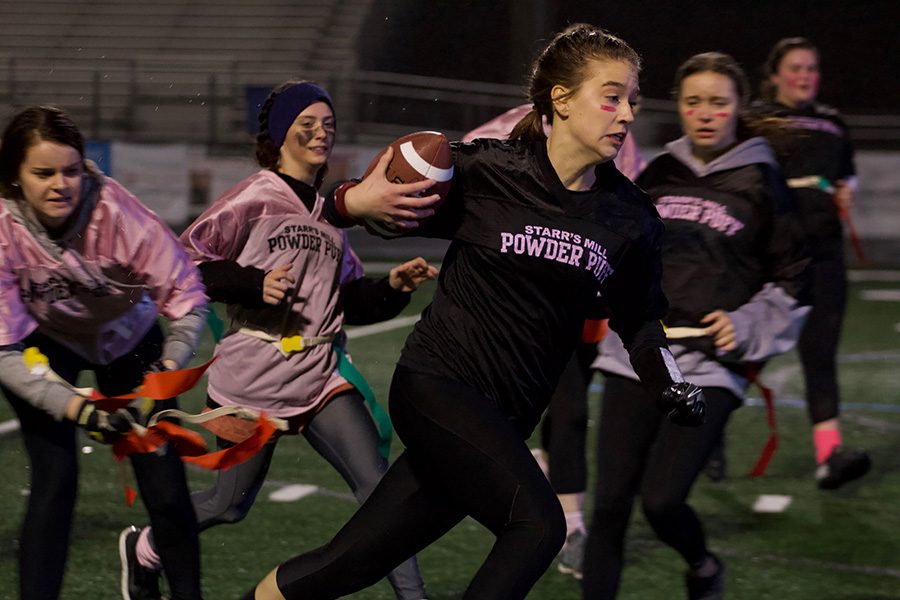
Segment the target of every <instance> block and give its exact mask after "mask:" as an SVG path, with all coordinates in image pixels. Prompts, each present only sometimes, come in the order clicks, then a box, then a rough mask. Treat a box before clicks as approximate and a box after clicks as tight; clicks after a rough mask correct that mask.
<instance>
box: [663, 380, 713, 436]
mask: <svg viewBox="0 0 900 600" xmlns="http://www.w3.org/2000/svg"><path fill="white" fill-rule="evenodd" d="M659 409H660V410H661V411H663V412H664V413H666V416H667V417H669V420H670V421H672V422H673V423H675V424H676V425H682V426H685V427H697V426H699V425H702V424H703V422H704V421H706V398H704V397H703V390H701V389H700V388H699V387H697V386H696V385H694V384H693V383H688V382H687V381H679V382H678V383H673V384H672V385H670V386H669V387H667V388H666V389H664V390H663V393H662V394H660V396H659Z"/></svg>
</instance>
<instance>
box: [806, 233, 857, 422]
mask: <svg viewBox="0 0 900 600" xmlns="http://www.w3.org/2000/svg"><path fill="white" fill-rule="evenodd" d="M809 270H810V278H811V282H812V284H811V286H810V289H811V291H812V310H811V311H810V312H809V316H808V317H807V319H806V324H805V325H804V327H803V333H801V334H800V340H799V341H798V343H797V351H798V353H799V354H800V362H801V364H802V365H803V379H804V381H805V382H806V409H807V411H808V412H809V419H810V421H811V422H812V423H813V424H814V425H815V424H816V423H821V422H822V421H827V420H829V419H834V418H835V417H837V416H838V411H839V402H840V397H839V392H838V382H837V360H836V357H837V347H838V342H839V341H840V337H841V323H842V321H843V320H844V311H845V310H846V308H847V274H846V269H845V268H844V259H843V257H842V256H841V255H840V250H838V251H837V252H832V253H831V256H827V257H821V256H820V257H818V258H815V259H813V262H812V263H811V264H810V266H809Z"/></svg>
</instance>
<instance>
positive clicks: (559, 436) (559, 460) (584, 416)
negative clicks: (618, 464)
mask: <svg viewBox="0 0 900 600" xmlns="http://www.w3.org/2000/svg"><path fill="white" fill-rule="evenodd" d="M596 356H597V344H581V345H580V346H578V348H577V349H576V350H575V353H574V354H573V355H572V358H571V360H569V364H568V365H566V368H565V370H564V371H563V374H562V376H561V377H560V378H559V384H558V385H557V386H556V390H555V391H554V392H553V397H552V398H551V399H550V407H549V409H548V411H547V414H546V415H545V416H544V421H543V423H541V445H542V446H543V447H544V450H546V451H547V465H548V467H549V469H548V470H549V473H548V475H549V477H550V483H551V484H552V485H553V489H554V490H556V493H557V494H577V493H580V492H584V491H586V490H587V459H586V458H585V452H586V449H585V448H586V443H585V442H586V441H587V426H588V402H587V395H588V386H589V385H590V383H591V378H592V377H593V375H594V371H593V370H592V369H591V363H592V362H594V358H596Z"/></svg>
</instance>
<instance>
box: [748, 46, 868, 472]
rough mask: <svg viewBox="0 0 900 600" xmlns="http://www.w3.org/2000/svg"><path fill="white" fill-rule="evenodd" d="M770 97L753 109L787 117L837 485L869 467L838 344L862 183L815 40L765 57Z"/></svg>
mask: <svg viewBox="0 0 900 600" xmlns="http://www.w3.org/2000/svg"><path fill="white" fill-rule="evenodd" d="M765 70H766V77H767V78H768V79H767V81H766V82H765V83H764V85H763V96H764V98H765V99H764V100H763V101H760V102H758V103H755V104H754V106H753V108H754V111H755V112H756V113H758V114H760V115H763V116H773V117H778V118H780V119H782V120H783V121H784V123H785V126H786V132H787V134H788V135H779V136H778V139H773V140H772V142H773V146H774V147H775V150H776V153H777V156H778V160H779V162H780V163H781V168H782V170H783V171H784V175H785V177H786V178H787V181H788V185H790V186H791V188H793V190H794V194H795V196H796V198H797V203H798V208H799V210H800V214H801V218H802V221H803V226H804V229H805V231H806V234H807V239H808V241H809V245H810V249H811V251H812V259H813V262H812V265H811V269H810V272H811V277H812V286H811V290H812V295H813V297H812V305H813V309H812V312H811V313H810V315H809V319H808V320H807V322H806V326H805V327H804V329H803V335H802V336H801V337H800V342H799V344H798V346H797V349H798V350H799V354H800V362H801V363H802V365H803V378H804V380H805V382H806V405H807V410H808V411H809V418H810V421H811V422H812V424H813V443H814V445H815V450H816V463H817V464H818V465H819V466H818V469H817V470H816V481H817V482H818V485H819V487H821V488H824V489H834V488H838V487H840V486H842V485H844V484H845V483H847V482H848V481H852V480H854V479H857V478H859V477H862V476H863V475H865V474H866V472H868V470H869V468H870V465H871V461H870V459H869V456H868V454H867V453H865V452H863V451H859V450H853V449H850V448H848V447H846V446H843V445H842V440H841V431H840V426H839V422H838V414H839V403H840V396H839V390H838V381H837V363H836V354H837V346H838V341H839V338H840V333H841V323H842V321H843V319H844V312H845V310H846V307H847V273H846V267H845V265H844V240H843V228H842V226H841V214H845V213H846V211H847V210H848V209H849V208H850V205H851V203H852V199H853V192H854V190H855V188H856V169H855V167H854V164H853V148H852V146H851V145H850V140H849V138H848V135H847V129H846V127H845V126H844V122H843V121H842V120H841V118H840V116H839V115H838V112H837V111H836V110H834V109H833V108H831V107H828V106H825V105H822V104H820V103H818V102H817V101H816V96H817V93H818V89H819V52H818V50H817V49H816V47H815V46H813V45H812V43H810V42H809V40H806V39H804V38H786V39H783V40H781V41H779V42H778V43H777V44H775V46H774V47H773V48H772V51H771V52H770V54H769V59H768V61H767V62H766V67H765Z"/></svg>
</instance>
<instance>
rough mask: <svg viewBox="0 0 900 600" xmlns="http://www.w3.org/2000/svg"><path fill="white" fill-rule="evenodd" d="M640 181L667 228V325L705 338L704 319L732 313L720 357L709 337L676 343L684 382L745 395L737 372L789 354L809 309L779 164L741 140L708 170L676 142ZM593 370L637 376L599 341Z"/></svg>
mask: <svg viewBox="0 0 900 600" xmlns="http://www.w3.org/2000/svg"><path fill="white" fill-rule="evenodd" d="M666 150H667V152H666V153H664V154H661V155H660V156H658V157H656V158H654V159H653V161H651V163H650V164H649V165H648V167H647V168H646V169H645V170H644V172H643V173H641V175H640V176H639V177H638V180H637V183H638V185H640V186H641V187H642V188H644V189H645V190H646V191H647V193H648V194H650V197H651V198H653V201H654V202H655V204H656V209H657V210H658V211H659V215H660V216H661V217H662V219H663V222H664V223H665V226H666V233H665V235H664V236H663V243H662V257H663V258H662V260H663V291H664V292H665V293H666V297H667V298H668V299H669V304H670V307H669V312H668V314H667V316H666V318H665V324H666V326H668V327H686V328H695V329H699V330H701V331H702V328H704V327H705V324H704V323H703V322H702V319H703V317H704V316H706V315H707V314H709V313H710V312H712V311H716V310H722V311H725V312H727V313H728V316H729V318H730V319H731V323H732V326H733V327H734V333H735V344H736V348H735V349H734V350H732V351H730V352H729V353H727V354H725V353H722V352H721V351H719V350H717V349H716V347H715V345H714V343H713V339H712V338H711V337H709V336H704V335H701V336H697V337H692V336H688V337H679V339H674V340H672V346H671V347H672V352H673V354H674V355H675V359H676V361H677V363H678V366H679V368H680V369H681V371H682V373H684V376H685V378H686V379H687V380H688V381H690V382H691V383H694V384H696V385H700V386H704V387H707V386H709V387H721V388H726V389H729V390H731V391H732V392H734V393H735V394H737V395H739V396H740V395H742V394H743V391H744V387H745V386H746V385H747V380H746V377H744V376H743V374H742V373H743V371H742V369H741V368H740V366H739V365H740V364H741V363H743V362H761V361H765V360H767V359H769V358H771V357H772V356H774V355H776V354H780V353H782V352H786V351H787V350H789V349H790V347H791V346H793V344H794V343H795V342H796V340H797V336H799V333H800V328H801V326H802V323H803V319H804V317H805V315H806V312H807V310H808V309H807V308H805V307H803V306H802V304H803V302H802V295H803V294H802V291H803V288H804V284H805V282H806V278H805V267H806V264H807V262H808V260H807V258H806V254H805V251H804V250H805V244H804V236H803V232H802V230H801V228H800V225H799V223H798V220H797V218H796V213H795V210H794V207H793V199H792V197H791V195H790V192H789V191H788V189H787V187H786V185H785V182H784V179H783V178H782V177H781V174H780V172H779V170H778V166H777V164H776V162H775V159H774V157H773V155H772V152H771V150H770V149H769V146H768V144H766V142H765V140H764V139H763V138H759V137H757V138H751V139H749V140H746V141H744V142H742V143H740V144H738V145H737V146H735V147H734V148H732V149H730V150H729V151H728V152H726V153H725V154H723V155H721V156H719V157H718V158H716V159H715V160H713V161H711V162H709V163H701V162H699V161H698V160H696V159H695V158H693V156H692V155H691V150H690V142H689V141H688V139H687V138H681V139H679V140H677V141H675V142H672V143H670V144H667V145H666ZM594 366H595V368H598V369H600V370H602V371H605V372H609V373H615V374H618V375H622V376H625V377H631V378H634V377H635V373H634V371H633V370H632V369H631V367H630V365H629V361H628V357H627V356H626V355H625V352H624V350H623V349H622V345H621V343H620V342H618V340H617V339H616V338H615V336H613V335H609V336H607V338H606V339H604V340H603V342H602V343H601V352H600V357H599V358H598V359H597V361H595V363H594Z"/></svg>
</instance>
